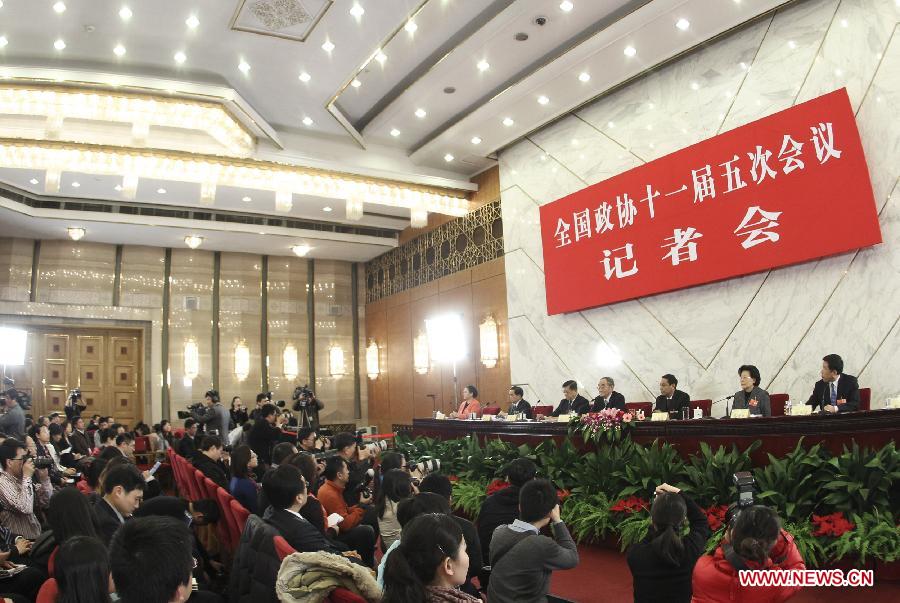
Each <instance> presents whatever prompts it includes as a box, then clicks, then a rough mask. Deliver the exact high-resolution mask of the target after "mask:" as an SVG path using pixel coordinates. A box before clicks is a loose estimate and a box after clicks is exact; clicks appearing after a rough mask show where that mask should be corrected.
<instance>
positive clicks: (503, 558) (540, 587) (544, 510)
mask: <svg viewBox="0 0 900 603" xmlns="http://www.w3.org/2000/svg"><path fill="white" fill-rule="evenodd" d="M519 509H520V518H519V519H516V520H515V521H513V522H512V523H511V524H509V525H505V526H500V527H498V528H497V529H496V530H494V538H493V540H492V541H491V548H490V551H491V552H490V560H491V580H490V583H489V584H488V600H489V601H490V602H491V603H520V602H521V601H552V600H553V597H549V596H548V595H547V593H548V591H549V590H550V576H551V574H552V572H553V570H559V569H572V568H573V567H576V566H577V565H578V549H577V548H576V546H575V541H574V540H572V536H571V535H570V534H569V530H568V529H567V528H566V524H564V523H563V522H562V520H561V519H560V518H559V498H558V496H557V494H556V488H554V487H553V484H551V483H550V482H549V481H547V480H545V479H536V480H532V481H530V482H528V483H527V484H525V485H524V486H522V490H521V491H520V492H519ZM548 524H549V525H550V531H551V532H552V533H553V538H549V537H547V536H541V535H540V532H541V529H542V528H544V527H545V526H547V525H548Z"/></svg>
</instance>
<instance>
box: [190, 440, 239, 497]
mask: <svg viewBox="0 0 900 603" xmlns="http://www.w3.org/2000/svg"><path fill="white" fill-rule="evenodd" d="M224 452H225V447H224V446H222V440H221V439H220V438H219V436H206V437H205V438H203V440H202V441H201V442H200V451H199V454H197V455H195V456H194V458H193V460H192V461H191V464H193V465H194V469H197V470H198V471H200V473H202V474H203V475H205V476H206V477H208V478H209V479H211V480H212V481H214V482H215V483H216V485H217V486H219V487H220V488H224V489H225V490H226V491H227V490H228V483H229V482H230V481H231V472H230V471H229V470H228V465H226V464H225V463H224V462H223V461H222V454H223V453H224Z"/></svg>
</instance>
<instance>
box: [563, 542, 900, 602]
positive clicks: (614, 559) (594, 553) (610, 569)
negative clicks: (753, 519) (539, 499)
mask: <svg viewBox="0 0 900 603" xmlns="http://www.w3.org/2000/svg"><path fill="white" fill-rule="evenodd" d="M578 553H579V555H580V556H581V563H579V564H578V567H577V568H575V569H573V570H568V571H564V572H554V573H553V581H552V583H551V586H550V593H551V594H553V595H557V596H559V597H564V598H566V599H570V600H572V601H577V602H578V603H594V602H595V601H611V602H618V601H623V602H625V601H632V600H633V596H632V592H631V572H629V571H628V564H627V563H626V562H625V555H624V554H622V553H619V552H618V551H615V550H610V549H606V548H602V547H593V546H579V547H578ZM849 601H865V602H866V603H895V602H897V601H900V582H879V581H878V572H877V571H876V573H875V587H874V588H809V589H806V590H803V591H801V592H800V593H799V594H797V595H796V596H794V598H792V599H791V603H847V602H849Z"/></svg>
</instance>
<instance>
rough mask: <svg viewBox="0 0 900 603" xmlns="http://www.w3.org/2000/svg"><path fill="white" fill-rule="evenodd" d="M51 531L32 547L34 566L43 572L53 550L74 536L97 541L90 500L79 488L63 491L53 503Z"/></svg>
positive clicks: (44, 533) (69, 488)
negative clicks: (91, 538) (87, 537)
mask: <svg viewBox="0 0 900 603" xmlns="http://www.w3.org/2000/svg"><path fill="white" fill-rule="evenodd" d="M47 521H48V523H49V524H50V529H49V530H44V532H43V533H42V534H41V535H40V536H38V539H37V540H35V542H34V546H32V547H31V554H30V555H29V556H30V558H31V564H32V565H34V566H35V567H38V568H40V569H42V570H44V571H46V570H47V564H48V562H49V560H50V555H52V554H53V550H54V549H55V548H56V547H57V546H59V545H61V544H63V543H64V542H66V541H67V540H69V539H70V538H74V537H75V536H91V537H93V538H96V537H97V530H96V528H95V527H94V522H93V521H92V516H91V505H90V503H88V499H87V497H86V496H85V495H84V494H82V493H81V492H79V491H78V490H77V489H76V488H73V487H68V488H63V489H62V490H60V491H59V492H57V493H56V494H54V495H53V497H52V498H51V499H50V508H49V509H48V510H47Z"/></svg>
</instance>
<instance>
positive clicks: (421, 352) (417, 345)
mask: <svg viewBox="0 0 900 603" xmlns="http://www.w3.org/2000/svg"><path fill="white" fill-rule="evenodd" d="M413 368H415V369H416V372H417V373H419V374H420V375H424V374H425V373H427V372H428V370H429V369H430V368H431V362H430V358H429V352H428V335H426V334H425V331H419V334H418V335H417V336H416V338H415V339H413Z"/></svg>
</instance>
